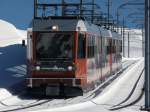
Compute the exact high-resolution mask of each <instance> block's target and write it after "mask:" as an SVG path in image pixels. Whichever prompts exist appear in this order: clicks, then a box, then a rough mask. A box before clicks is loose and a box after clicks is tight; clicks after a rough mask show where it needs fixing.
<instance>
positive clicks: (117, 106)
mask: <svg viewBox="0 0 150 112" xmlns="http://www.w3.org/2000/svg"><path fill="white" fill-rule="evenodd" d="M144 70H145V68H143V69H142V71H141V73H140V75H139V77H138V79H137V80H136V82H135V84H134V86H133V88H132V90H131V91H130V93H129V95H128V96H127V97H126V98H125V99H124V100H123V101H121V102H120V103H118V104H116V105H114V106H112V107H111V109H109V110H111V111H115V110H119V109H122V108H126V107H129V106H132V105H134V104H136V103H137V102H138V101H140V100H141V98H142V96H143V95H144V84H143V88H142V89H141V92H140V94H139V96H138V97H137V98H136V99H134V100H133V101H131V102H129V103H127V104H125V103H126V102H127V101H128V100H129V99H130V98H131V96H132V95H133V93H134V92H135V89H136V87H137V85H138V83H139V81H140V79H141V77H142V75H143V73H144Z"/></svg>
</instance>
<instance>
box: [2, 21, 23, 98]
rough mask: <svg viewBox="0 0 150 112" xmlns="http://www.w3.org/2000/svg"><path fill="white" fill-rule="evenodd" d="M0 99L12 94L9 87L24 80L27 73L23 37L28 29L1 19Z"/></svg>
mask: <svg viewBox="0 0 150 112" xmlns="http://www.w3.org/2000/svg"><path fill="white" fill-rule="evenodd" d="M0 26H1V27H0V99H5V98H6V97H10V96H12V94H11V93H10V91H9V90H8V88H9V87H11V86H12V85H14V84H16V83H18V82H19V81H21V80H23V79H24V77H25V74H26V66H25V63H26V48H25V47H22V45H21V41H22V39H26V31H23V30H19V29H17V28H16V27H15V26H14V25H12V24H11V23H8V22H6V21H4V20H0Z"/></svg>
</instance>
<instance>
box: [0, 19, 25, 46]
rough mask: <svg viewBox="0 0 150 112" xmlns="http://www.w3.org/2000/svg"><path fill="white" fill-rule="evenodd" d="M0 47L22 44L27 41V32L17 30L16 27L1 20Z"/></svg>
mask: <svg viewBox="0 0 150 112" xmlns="http://www.w3.org/2000/svg"><path fill="white" fill-rule="evenodd" d="M0 26H1V27H0V40H1V41H0V47H4V46H8V45H12V44H20V43H21V42H22V40H23V39H24V40H26V37H27V32H26V31H24V30H19V29H17V28H16V27H15V26H14V25H12V24H11V23H9V22H6V21H4V20H0Z"/></svg>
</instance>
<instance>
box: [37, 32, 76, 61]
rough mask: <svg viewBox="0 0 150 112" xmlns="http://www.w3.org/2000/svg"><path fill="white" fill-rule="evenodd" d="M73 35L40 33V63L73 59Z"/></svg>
mask: <svg viewBox="0 0 150 112" xmlns="http://www.w3.org/2000/svg"><path fill="white" fill-rule="evenodd" d="M73 37H74V36H73V33H67V32H66V33H58V32H57V33H39V34H38V35H37V39H36V58H37V60H39V61H46V60H57V59H65V60H72V59H73V40H74V38H73Z"/></svg>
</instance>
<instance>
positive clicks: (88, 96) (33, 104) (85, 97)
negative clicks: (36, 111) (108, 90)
mask: <svg viewBox="0 0 150 112" xmlns="http://www.w3.org/2000/svg"><path fill="white" fill-rule="evenodd" d="M136 62H137V61H125V62H123V64H124V67H123V68H122V69H121V70H120V71H119V72H118V73H116V74H115V75H112V76H111V77H110V78H108V79H107V80H106V81H105V82H104V83H102V84H101V85H100V86H98V87H97V88H96V89H95V90H93V91H90V92H88V93H86V94H84V95H83V96H79V97H75V98H69V99H58V98H57V99H54V98H53V99H46V100H43V99H39V100H37V101H34V102H31V103H29V104H27V105H23V102H22V104H21V105H7V104H5V103H3V102H2V101H1V102H0V104H2V105H3V106H4V107H5V108H4V109H3V110H1V111H0V112H11V111H19V110H25V109H31V108H35V107H37V106H42V105H46V104H47V105H49V104H50V103H51V104H53V102H54V100H55V102H57V101H58V102H59V103H57V105H58V106H59V105H60V106H62V105H64V104H65V105H67V104H74V103H79V102H85V101H88V100H91V99H92V98H95V97H96V96H97V95H98V94H100V93H101V92H102V91H103V89H104V88H105V87H107V86H108V85H109V84H111V82H112V81H114V80H115V79H116V78H117V77H119V76H120V75H121V74H122V73H123V72H124V71H126V70H127V69H128V68H129V67H131V66H132V65H134V64H135V63H136ZM55 104H56V103H55ZM51 106H53V105H51ZM10 107H11V108H10ZM6 108H10V109H6Z"/></svg>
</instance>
